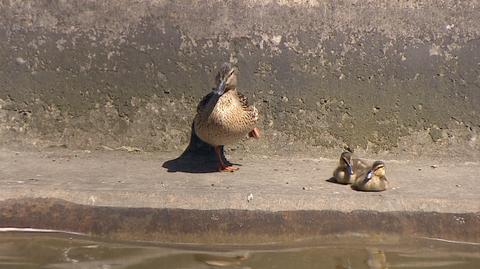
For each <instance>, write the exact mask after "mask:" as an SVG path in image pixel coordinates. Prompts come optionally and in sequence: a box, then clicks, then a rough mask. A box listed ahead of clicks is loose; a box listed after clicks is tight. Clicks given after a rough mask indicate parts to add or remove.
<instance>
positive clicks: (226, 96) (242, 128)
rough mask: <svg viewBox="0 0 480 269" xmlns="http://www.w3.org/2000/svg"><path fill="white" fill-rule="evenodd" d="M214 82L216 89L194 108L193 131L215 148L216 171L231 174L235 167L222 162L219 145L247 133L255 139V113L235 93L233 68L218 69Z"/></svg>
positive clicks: (235, 84)
mask: <svg viewBox="0 0 480 269" xmlns="http://www.w3.org/2000/svg"><path fill="white" fill-rule="evenodd" d="M215 82H216V85H217V86H216V88H215V89H213V91H212V92H211V93H209V94H208V95H207V96H205V97H204V98H203V99H202V101H200V103H199V104H198V106H197V115H196V116H195V119H194V120H193V125H194V128H193V129H194V131H195V134H196V135H197V136H198V137H199V138H200V139H201V140H202V141H204V142H205V143H208V144H210V145H212V146H213V147H214V148H215V153H216V155H217V158H218V162H219V166H218V170H219V171H229V172H233V171H236V170H238V167H234V166H231V165H230V164H228V161H227V163H226V162H225V161H226V160H224V158H223V156H222V150H223V145H228V144H233V143H235V142H237V141H239V140H240V139H242V138H243V137H245V135H247V134H248V135H249V136H250V137H255V138H259V137H260V133H259V130H258V129H257V128H256V127H255V125H256V124H257V122H258V111H257V109H256V108H255V107H254V106H249V105H248V102H247V98H246V97H245V96H243V95H241V94H240V93H239V92H238V91H237V89H236V87H237V75H236V69H235V68H234V67H233V66H232V65H231V64H229V63H224V64H223V65H222V66H221V67H220V70H219V71H218V74H217V76H216V78H215Z"/></svg>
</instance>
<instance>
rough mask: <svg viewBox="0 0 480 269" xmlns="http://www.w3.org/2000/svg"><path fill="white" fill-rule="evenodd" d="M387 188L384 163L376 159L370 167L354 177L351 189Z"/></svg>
mask: <svg viewBox="0 0 480 269" xmlns="http://www.w3.org/2000/svg"><path fill="white" fill-rule="evenodd" d="M387 188H388V180H387V178H386V177H385V163H383V162H382V161H376V162H374V163H373V165H372V167H371V168H370V169H369V170H368V171H367V172H365V173H363V174H362V175H360V176H358V177H357V179H355V182H354V183H353V184H352V189H354V190H357V191H384V190H386V189H387Z"/></svg>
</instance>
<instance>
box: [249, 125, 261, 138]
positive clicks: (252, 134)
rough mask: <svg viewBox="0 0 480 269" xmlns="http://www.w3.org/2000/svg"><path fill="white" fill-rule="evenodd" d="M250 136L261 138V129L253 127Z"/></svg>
mask: <svg viewBox="0 0 480 269" xmlns="http://www.w3.org/2000/svg"><path fill="white" fill-rule="evenodd" d="M248 137H253V138H256V139H259V138H260V130H259V129H258V128H257V127H255V128H253V130H251V131H250V132H249V133H248Z"/></svg>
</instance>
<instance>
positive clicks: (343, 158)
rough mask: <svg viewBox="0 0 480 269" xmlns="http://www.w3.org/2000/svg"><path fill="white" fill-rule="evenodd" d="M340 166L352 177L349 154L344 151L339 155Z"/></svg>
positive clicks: (350, 156)
mask: <svg viewBox="0 0 480 269" xmlns="http://www.w3.org/2000/svg"><path fill="white" fill-rule="evenodd" d="M340 165H341V166H343V167H345V168H346V169H347V172H348V174H349V175H353V168H352V153H351V152H348V151H345V152H344V153H342V155H340Z"/></svg>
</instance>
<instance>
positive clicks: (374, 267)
mask: <svg viewBox="0 0 480 269" xmlns="http://www.w3.org/2000/svg"><path fill="white" fill-rule="evenodd" d="M367 251H368V259H367V265H368V268H369V269H387V268H388V266H387V256H385V252H383V251H382V250H379V249H376V248H371V249H368V250H367Z"/></svg>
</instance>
